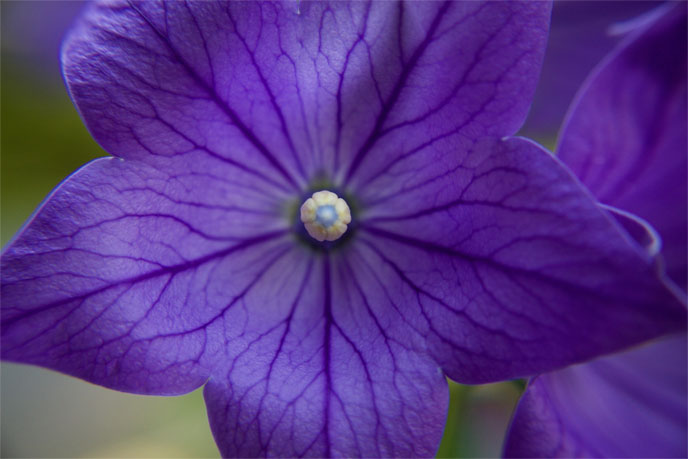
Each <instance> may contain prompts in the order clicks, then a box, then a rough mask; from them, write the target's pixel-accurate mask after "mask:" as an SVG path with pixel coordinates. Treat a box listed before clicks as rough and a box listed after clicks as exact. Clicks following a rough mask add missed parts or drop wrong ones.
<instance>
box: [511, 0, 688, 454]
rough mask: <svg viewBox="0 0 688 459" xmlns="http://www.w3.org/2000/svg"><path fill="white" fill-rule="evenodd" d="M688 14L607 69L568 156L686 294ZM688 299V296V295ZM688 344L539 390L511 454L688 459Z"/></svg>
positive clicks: (630, 42)
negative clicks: (655, 242)
mask: <svg viewBox="0 0 688 459" xmlns="http://www.w3.org/2000/svg"><path fill="white" fill-rule="evenodd" d="M686 32H687V30H686V9H685V5H684V4H678V5H668V6H664V7H662V8H659V9H658V10H657V11H655V12H653V14H652V15H651V19H650V20H649V22H644V23H643V24H642V25H641V26H640V27H639V28H638V30H636V31H635V32H634V33H633V34H632V35H631V36H629V37H628V38H627V40H626V41H625V42H624V43H623V44H622V45H621V46H620V47H619V48H618V49H616V50H615V51H614V52H613V53H611V55H610V56H609V57H608V58H606V59H605V61H604V62H603V63H602V64H600V66H599V67H598V68H597V69H596V71H595V72H593V74H592V75H591V77H590V79H589V80H588V82H587V83H586V85H585V86H584V87H583V88H582V90H581V92H580V94H579V96H578V99H577V101H576V103H575V105H574V106H573V109H572V111H571V113H570V115H569V118H568V121H567V124H566V125H565V126H564V129H563V134H562V137H561V139H560V144H559V148H558V153H559V156H560V157H561V158H562V159H563V160H564V161H565V162H567V163H568V164H569V165H571V167H572V168H573V170H574V171H575V172H576V173H577V174H578V176H579V177H581V179H582V180H583V181H584V182H585V183H586V185H588V186H589V187H590V188H591V190H593V191H594V192H595V193H596V195H597V196H598V197H599V198H600V200H601V201H602V202H604V203H608V204H612V205H615V206H618V207H619V208H621V209H623V210H627V211H630V212H633V213H636V214H637V215H640V216H641V217H643V218H646V219H647V220H648V221H649V222H650V223H651V224H652V225H654V226H655V227H656V229H657V231H658V232H659V234H660V236H661V237H662V239H663V247H662V250H661V254H662V257H663V259H664V261H665V263H666V268H667V272H668V274H669V275H670V276H671V278H672V279H673V280H674V281H675V282H676V283H677V284H678V285H679V286H680V290H683V291H685V282H686V226H687V222H686V182H687V180H686V167H687V166H688V164H687V151H688V147H687V142H686V135H687V133H686V122H687V116H686V95H687V92H686V42H685V36H686ZM683 295H685V293H684V294H683ZM687 371H688V369H687V361H686V337H685V334H683V335H679V336H675V337H670V338H666V339H664V340H661V341H659V342H657V343H652V344H648V345H645V346H642V347H640V348H639V349H634V350H632V351H628V352H625V353H623V354H620V355H615V356H609V357H605V358H602V359H599V360H596V361H595V362H593V363H589V364H585V365H578V366H574V367H571V368H568V369H565V370H562V371H559V372H555V373H550V374H546V375H542V376H538V377H536V378H534V379H533V380H532V381H531V383H530V384H529V386H528V389H527V390H526V392H525V394H524V396H523V399H522V400H521V402H520V403H519V407H518V410H517V411H516V414H515V417H514V420H513V423H512V427H511V431H510V434H509V437H508V439H507V444H506V450H505V451H506V454H507V455H508V456H519V457H545V456H546V457H552V456H558V457H570V456H595V457H685V456H686V441H687V438H686V428H687V425H688V421H687V419H686V417H687V415H686V409H687V395H686V383H687V381H688V377H687V374H686V373H687Z"/></svg>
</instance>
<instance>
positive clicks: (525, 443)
mask: <svg viewBox="0 0 688 459" xmlns="http://www.w3.org/2000/svg"><path fill="white" fill-rule="evenodd" d="M687 344H688V343H687V342H686V337H685V335H683V336H677V337H671V338H666V339H664V340H663V341H660V342H657V343H652V344H647V345H645V346H643V347H642V348H639V349H634V350H631V351H627V352H625V353H623V354H621V355H614V356H610V357H606V358H603V359H599V360H596V361H595V362H593V363H589V364H585V365H578V366H574V367H571V368H567V369H565V370H562V371H557V372H554V373H550V374H546V375H542V376H538V377H536V378H534V379H533V380H532V381H531V382H530V384H529V385H528V388H527V389H526V392H525V394H524V396H523V398H522V399H521V401H520V402H519V406H518V408H517V410H516V413H515V415H514V419H513V421H512V425H511V429H510V433H509V436H508V438H507V443H506V445H505V451H504V454H505V456H506V457H686V442H687V441H688V437H687V436H686V435H687V434H686V431H687V428H688V422H687V421H686V416H687V415H686V406H688V400H687V399H686V384H688V378H687V377H686V361H687V359H688V356H687V355H686V345H687Z"/></svg>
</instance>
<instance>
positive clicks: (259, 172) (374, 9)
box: [2, 1, 685, 456]
mask: <svg viewBox="0 0 688 459" xmlns="http://www.w3.org/2000/svg"><path fill="white" fill-rule="evenodd" d="M548 18H549V5H548V4H547V3H544V2H522V3H520V2H473V1H470V2H445V3H437V2H417V3H391V2H375V3H305V2H298V3H280V4H274V3H255V2H237V3H217V2H199V3H181V2H170V3H165V4H161V3H158V2H142V3H124V2H119V1H117V2H107V3H106V2H103V3H97V4H95V5H93V6H92V7H90V9H88V11H86V12H85V14H84V16H83V17H82V19H81V21H80V22H79V23H78V24H77V25H76V27H75V29H74V30H73V32H72V34H71V35H70V37H69V38H68V40H67V42H66V43H65V46H64V53H63V68H64V74H65V79H66V81H67V84H68V86H69V90H70V92H71V95H72V98H73V99H74V101H75V103H76V105H77V107H78V109H79V111H80V113H81V115H82V116H83V118H84V121H85V122H86V124H87V125H88V127H89V129H90V131H91V133H92V134H93V136H94V137H95V138H96V139H97V140H98V141H99V142H100V144H101V145H102V146H103V147H104V148H105V149H107V150H108V151H109V152H110V153H112V154H113V155H114V156H115V157H109V158H103V159H100V160H96V161H94V162H92V163H90V164H88V165H86V166H85V167H83V168H82V169H81V170H79V171H77V172H76V173H75V174H73V175H72V176H71V177H70V178H69V179H68V180H67V181H65V182H64V183H63V184H62V185H61V186H60V187H58V189H57V190H56V191H55V192H53V194H52V195H51V196H50V197H49V198H48V200H47V201H46V203H45V204H44V205H43V206H42V207H41V209H40V210H39V211H38V212H37V214H36V215H35V216H34V218H33V219H32V220H31V222H30V223H29V224H28V225H27V226H26V227H25V228H24V230H23V231H22V232H21V233H20V234H19V235H18V236H17V237H16V239H15V240H14V241H13V242H12V243H11V244H10V246H9V247H8V248H7V249H6V251H5V253H4V254H3V258H2V295H3V304H2V357H3V358H4V359H8V360H12V361H18V362H24V363H31V364H36V365H41V366H45V367H48V368H52V369H56V370H59V371H62V372H64V373H67V374H71V375H74V376H77V377H80V378H83V379H86V380H88V381H91V382H94V383H96V384H100V385H103V386H107V387H111V388H114V389H118V390H123V391H129V392H135V393H142V394H159V395H162V394H180V393H184V392H187V391H190V390H193V389H195V388H197V387H199V386H201V385H203V384H205V398H206V403H207V407H208V413H209V418H210V423H211V428H212V430H213V433H214V435H215V438H216V440H217V442H218V445H219V448H220V451H221V453H222V454H223V455H225V456H232V455H240V456H250V455H260V454H270V455H285V456H297V455H317V456H323V455H346V456H352V455H365V456H428V455H432V454H433V453H434V451H435V450H436V447H437V444H438V442H439V439H440V436H441V433H442V427H443V424H444V419H445V416H446V409H447V383H446V379H445V376H448V377H450V378H452V379H455V380H457V381H461V382H466V383H481V382H488V381H496V380H501V379H507V378H514V377H522V376H527V375H533V374H536V373H539V372H543V371H547V370H551V369H555V368H560V367H563V366H565V365H568V364H571V363H574V362H579V361H582V360H585V359H589V358H592V357H594V356H597V355H600V354H604V353H608V352H612V351H615V350H618V349H621V348H624V347H627V346H630V345H632V344H635V343H638V342H641V341H644V340H646V339H650V338H652V337H655V336H658V335H660V334H663V333H666V332H668V331H672V330H680V329H682V327H683V321H684V319H685V310H684V309H683V307H682V305H681V304H680V302H679V301H678V300H676V299H674V297H673V295H672V294H671V293H670V292H669V290H667V289H666V287H665V286H664V284H663V282H662V280H661V279H660V277H659V276H658V275H657V271H658V270H657V267H656V266H655V262H654V260H653V258H652V257H651V256H650V255H648V254H647V253H646V252H645V251H644V250H641V249H640V248H638V247H637V246H636V245H635V243H634V242H633V241H632V240H631V239H630V238H629V237H628V236H627V235H626V233H625V232H624V231H623V229H622V228H621V227H620V226H619V225H618V224H617V223H616V222H615V221H614V220H612V219H611V218H609V216H608V214H607V213H606V212H605V211H603V210H601V209H600V208H599V207H598V206H597V204H596V202H595V200H594V199H593V198H592V197H591V196H590V195H589V193H587V192H586V191H585V190H584V189H583V188H582V187H581V185H580V184H579V183H578V182H577V181H576V180H575V178H573V176H572V175H571V174H570V173H569V172H568V171H567V170H566V169H565V168H564V167H562V166H561V165H560V163H559V162H558V161H557V160H556V159H555V158H553V157H552V156H551V155H550V154H548V153H547V152H546V151H545V150H543V149H542V148H540V147H539V146H537V145H536V144H534V143H532V142H530V141H528V140H525V139H521V138H517V137H513V134H514V133H515V132H516V131H517V130H518V128H519V127H520V125H521V124H522V122H523V119H524V117H525V114H526V111H527V109H528V106H529V103H530V99H531V96H532V94H533V91H534V87H535V82H536V79H537V73H538V71H539V67H540V64H541V60H542V54H543V50H544V43H545V38H546V34H547V27H548ZM317 191H333V192H336V193H337V194H338V195H339V197H341V198H343V199H344V200H345V201H346V202H347V203H348V207H349V208H350V213H351V219H352V220H351V223H350V224H349V225H348V228H347V229H346V232H344V234H343V237H341V238H340V239H337V240H332V241H328V240H325V241H323V242H318V241H317V240H316V238H314V237H311V236H310V235H309V234H314V235H320V236H322V238H324V239H328V238H329V237H325V236H324V235H325V233H322V232H319V231H322V228H320V229H315V230H314V229H313V228H309V229H308V232H306V229H305V228H304V225H303V223H302V222H301V219H300V216H299V207H300V206H301V205H302V204H303V203H304V202H306V201H307V200H308V198H309V197H310V196H311V194H312V193H313V192H317ZM327 196H329V195H327V194H323V195H319V197H317V198H316V197H314V201H315V204H313V203H310V204H307V205H306V208H305V210H304V211H303V212H304V213H303V214H302V215H301V218H303V219H304V221H307V222H308V223H309V224H311V223H312V224H315V223H318V222H319V224H322V225H323V227H325V229H327V228H329V227H330V225H336V224H344V223H346V220H347V219H346V212H345V211H344V210H342V209H343V207H341V206H340V204H339V202H338V201H336V200H333V201H331V202H330V201H327V202H326V201H322V202H321V201H320V199H321V198H322V199H329V198H326V197H327ZM333 199H334V198H333ZM328 205H329V206H332V207H331V208H324V209H323V210H322V212H321V213H318V212H319V211H318V209H320V207H318V206H328ZM309 206H310V207H309ZM335 214H336V218H335ZM337 218H338V219H339V220H337ZM316 220H317V222H316ZM337 222H339V223H337ZM340 229H341V228H340ZM327 234H329V233H327Z"/></svg>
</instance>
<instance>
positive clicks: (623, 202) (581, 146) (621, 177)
mask: <svg viewBox="0 0 688 459" xmlns="http://www.w3.org/2000/svg"><path fill="white" fill-rule="evenodd" d="M663 8H664V9H665V13H664V14H663V15H661V17H659V18H658V19H657V20H656V21H654V22H651V23H649V24H647V25H646V26H645V27H644V28H643V29H641V30H640V31H638V32H637V33H635V34H634V35H633V36H631V37H629V39H628V40H627V41H626V42H625V43H624V44H623V45H622V46H621V47H620V48H619V49H618V50H617V51H616V53H615V54H614V55H612V56H611V57H610V58H608V59H607V60H606V61H605V62H604V63H603V64H602V65H601V66H600V67H599V68H598V69H597V71H596V73H595V74H593V76H592V77H591V78H590V79H589V81H588V83H587V86H586V87H585V88H584V89H583V90H582V91H581V93H580V94H579V96H578V102H577V104H576V105H575V106H574V108H573V111H572V112H571V115H570V117H569V119H568V122H567V124H566V126H565V128H564V130H563V134H562V137H561V144H560V145H559V148H558V153H559V156H560V158H561V159H562V161H564V162H565V163H566V164H567V165H569V167H571V169H572V170H573V171H574V172H575V173H576V175H577V176H578V177H579V178H580V179H581V180H582V181H583V183H585V185H587V186H588V188H589V189H590V190H591V191H592V192H593V193H594V194H595V196H596V197H597V198H598V199H599V200H600V201H601V202H603V203H606V204H610V205H612V206H614V207H618V208H620V209H623V210H625V211H628V212H631V213H634V214H637V215H639V216H640V217H642V218H644V219H645V220H647V221H649V222H650V223H651V224H652V225H653V226H654V227H655V228H656V229H657V231H658V232H659V234H660V235H661V236H662V240H663V243H664V250H663V252H662V253H663V256H664V258H665V260H666V265H667V272H668V273H669V275H670V276H671V278H672V279H673V280H674V281H676V282H677V283H679V284H680V285H682V286H684V288H685V285H686V275H687V271H686V253H687V252H686V251H687V245H686V240H687V238H688V235H687V233H686V227H687V221H688V220H687V215H686V214H687V210H686V209H687V206H688V205H687V202H686V182H687V179H686V170H687V167H688V163H687V158H688V155H687V153H686V152H687V151H688V146H687V145H686V123H687V121H686V40H685V36H686V9H685V5H683V4H676V5H666V6H664V7H663Z"/></svg>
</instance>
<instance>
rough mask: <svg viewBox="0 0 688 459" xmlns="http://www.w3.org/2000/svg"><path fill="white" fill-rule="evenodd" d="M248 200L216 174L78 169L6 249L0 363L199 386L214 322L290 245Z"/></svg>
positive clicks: (149, 387) (109, 381) (215, 344)
mask: <svg viewBox="0 0 688 459" xmlns="http://www.w3.org/2000/svg"><path fill="white" fill-rule="evenodd" d="M242 196H243V191H242V190H241V189H237V188H234V187H232V186H231V185H229V184H227V182H225V181H223V180H217V179H212V177H211V176H210V174H206V175H196V174H194V173H193V172H187V173H179V174H178V175H176V176H170V175H168V174H166V173H164V172H160V171H156V170H154V169H152V168H151V167H149V166H146V165H145V164H142V163H138V162H136V161H129V160H120V159H117V158H103V159H99V160H96V161H94V162H92V163H90V164H88V165H86V166H84V167H83V168H82V169H80V170H79V171H77V172H76V173H75V174H74V175H72V176H71V177H70V178H69V179H67V181H66V182H65V183H63V184H62V185H61V186H60V187H58V188H57V190H55V191H54V192H53V194H52V195H51V196H50V197H49V198H48V199H47V201H46V203H45V204H44V205H43V206H42V207H41V209H40V210H39V211H38V213H37V215H36V216H35V217H34V219H33V220H32V221H31V222H30V223H29V224H28V226H27V227H26V228H25V229H24V230H23V232H21V233H20V234H19V236H18V237H17V238H16V239H15V240H14V241H13V242H12V243H11V245H10V246H9V248H8V249H7V250H6V251H5V252H4V253H3V257H2V271H1V272H2V303H3V305H2V347H1V349H2V358H3V359H7V360H12V361H18V362H23V363H32V364H36V365H42V366H46V367H48V368H52V369H55V370H59V371H62V372H64V373H68V374H71V375H73V376H78V377H80V378H83V379H86V380H88V381H91V382H94V383H97V384H101V385H104V386H107V387H111V388H115V389H120V390H126V391H130V392H136V393H154V394H178V393H184V392H188V391H190V390H192V389H194V388H196V387H198V386H200V385H201V384H202V383H203V382H205V380H206V379H207V378H208V376H209V374H210V370H211V368H212V367H213V366H214V364H215V361H216V358H217V356H218V355H221V354H222V351H223V350H222V347H221V346H220V342H221V336H222V330H221V328H218V326H219V324H218V320H217V318H218V317H221V316H222V314H223V312H224V310H225V309H227V308H230V307H232V306H233V305H234V304H235V303H237V302H239V301H242V298H243V296H244V294H245V292H244V290H242V289H244V288H245V287H244V284H243V281H244V280H245V279H249V278H251V279H252V278H253V277H255V276H258V274H257V273H259V272H261V271H262V270H263V269H264V268H265V265H266V264H267V263H269V262H270V260H272V259H273V258H275V257H276V256H278V255H279V254H280V253H282V252H283V251H284V249H285V247H291V245H292V244H291V238H288V240H286V241H285V236H284V234H285V233H286V231H285V229H284V228H280V227H279V223H280V221H281V220H280V219H278V218H276V217H275V215H278V213H277V212H275V211H274V209H272V208H271V205H270V203H261V202H260V201H250V202H251V207H249V208H242V207H241V206H240V205H239V204H237V203H236V202H237V201H238V202H240V201H242ZM232 201H235V202H234V203H233V202H232ZM285 244H286V246H285ZM249 249H250V250H249ZM245 283H246V284H248V281H247V282H245Z"/></svg>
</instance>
